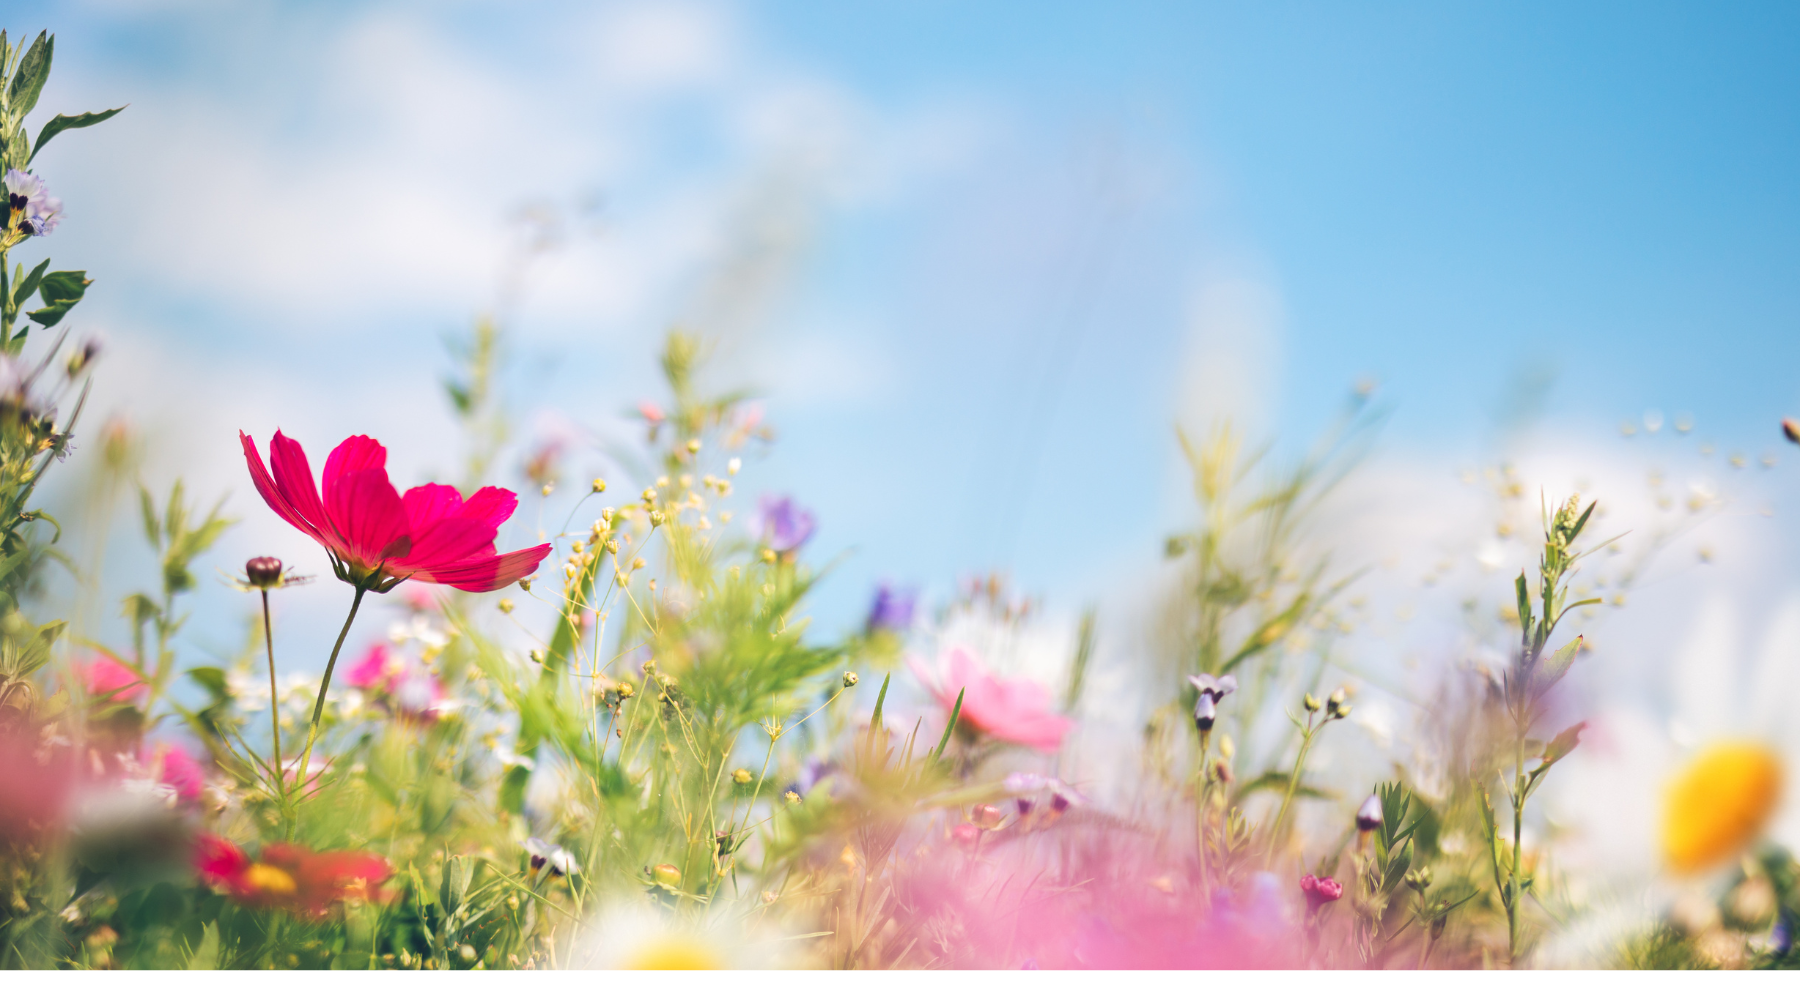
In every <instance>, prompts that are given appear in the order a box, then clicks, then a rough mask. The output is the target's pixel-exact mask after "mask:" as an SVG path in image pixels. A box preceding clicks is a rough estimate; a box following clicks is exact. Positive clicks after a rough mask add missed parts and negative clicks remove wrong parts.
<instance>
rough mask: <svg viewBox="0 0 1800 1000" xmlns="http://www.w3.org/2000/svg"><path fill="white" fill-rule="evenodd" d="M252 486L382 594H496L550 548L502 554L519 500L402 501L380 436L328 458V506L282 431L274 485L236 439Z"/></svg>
mask: <svg viewBox="0 0 1800 1000" xmlns="http://www.w3.org/2000/svg"><path fill="white" fill-rule="evenodd" d="M238 437H239V438H240V439H241V440H242V441H243V444H244V458H245V460H246V461H248V462H249V464H250V478H251V479H252V480H253V481H255V483H256V490H257V492H258V493H261V494H262V498H263V500H264V502H266V503H267V504H268V505H269V507H270V508H272V509H273V510H274V511H275V513H277V514H280V515H281V516H282V518H283V519H284V520H286V521H287V522H288V523H289V524H291V525H293V526H294V527H296V528H299V529H300V530H301V531H304V532H306V533H307V534H308V535H310V536H312V538H313V540H314V541H317V542H318V543H319V544H320V545H323V546H325V549H326V551H327V552H329V553H330V554H331V562H332V568H333V569H335V570H336V571H337V575H338V579H340V580H343V581H344V582H346V583H350V584H354V585H356V586H359V587H367V588H368V589H370V590H374V591H377V592H378V593H386V592H387V591H389V590H392V589H393V588H394V586H395V585H396V584H398V583H399V582H400V581H402V580H407V579H412V580H418V581H421V582H424V583H444V584H449V585H450V586H452V587H455V588H456V589H458V590H468V591H474V592H476V593H482V592H486V591H490V590H499V589H500V588H501V587H505V586H507V585H508V584H511V583H515V582H517V581H518V580H519V578H520V577H523V576H525V575H526V574H527V573H530V572H531V571H532V570H535V569H537V566H538V563H540V562H542V561H543V560H544V557H545V556H546V555H548V554H549V553H550V546H548V545H535V546H532V547H531V548H529V549H520V550H519V551H517V552H508V553H505V554H504V555H502V554H499V553H497V552H496V551H495V549H494V537H495V536H496V535H497V534H499V529H500V525H501V523H502V522H504V521H505V520H506V519H507V518H508V517H511V516H512V512H513V508H515V507H517V506H518V505H519V500H518V498H517V497H516V496H514V495H513V493H512V491H511V490H503V489H500V488H498V487H494V486H484V487H482V488H481V489H479V490H476V491H475V495H474V496H471V497H469V498H468V499H467V500H464V499H463V496H462V493H460V492H458V491H457V489H456V488H455V487H453V486H440V485H438V484H436V483H430V484H427V485H425V486H415V487H413V488H412V489H410V490H407V491H406V494H405V495H404V496H402V495H401V494H400V493H398V492H397V491H396V490H395V489H394V487H393V485H392V484H391V483H389V482H388V475H387V449H386V448H383V447H382V446H381V443H380V442H379V441H376V440H375V439H374V438H369V437H363V436H361V435H358V436H356V437H351V438H346V439H345V440H344V443H343V444H340V445H338V446H337V447H336V448H334V449H332V452H331V457H330V458H327V459H326V460H325V478H324V484H325V488H324V498H323V500H321V499H320V493H319V491H318V490H317V489H315V488H314V487H313V477H312V467H311V466H309V465H308V464H307V462H306V453H305V452H304V451H302V450H301V448H300V445H299V443H298V442H296V441H294V440H293V439H292V438H290V437H287V436H286V435H284V434H282V433H281V432H280V431H276V432H275V437H274V439H273V440H272V441H270V442H269V464H270V465H271V466H273V467H274V470H275V475H274V476H273V477H271V476H270V475H269V472H268V470H267V469H265V468H264V467H263V461H262V456H261V455H260V454H258V453H257V451H256V443H255V442H254V441H252V440H250V436H249V435H248V434H244V433H243V432H241V431H240V432H239V433H238Z"/></svg>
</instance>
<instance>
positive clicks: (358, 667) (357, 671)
mask: <svg viewBox="0 0 1800 1000" xmlns="http://www.w3.org/2000/svg"><path fill="white" fill-rule="evenodd" d="M391 660H392V656H391V655H390V654H389V653H388V648H387V647H386V646H384V645H382V644H381V643H379V642H378V643H376V644H375V645H373V646H370V647H369V651H368V652H367V653H365V654H363V658H362V659H360V660H357V661H356V662H355V663H354V664H352V665H351V666H350V670H349V671H348V672H347V673H345V674H344V683H346V684H348V685H350V686H351V687H354V688H362V689H363V690H365V691H378V690H381V689H382V688H385V687H387V683H388V678H389V676H390V675H392V674H393V673H396V671H395V670H394V669H393V668H392V667H391V666H389V664H390V662H391Z"/></svg>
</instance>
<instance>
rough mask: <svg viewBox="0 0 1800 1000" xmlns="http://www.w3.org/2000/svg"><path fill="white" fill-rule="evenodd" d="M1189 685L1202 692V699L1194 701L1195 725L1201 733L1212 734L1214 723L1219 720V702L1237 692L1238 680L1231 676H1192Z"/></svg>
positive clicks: (1189, 676)
mask: <svg viewBox="0 0 1800 1000" xmlns="http://www.w3.org/2000/svg"><path fill="white" fill-rule="evenodd" d="M1188 683H1189V684H1192V685H1193V686H1194V687H1196V688H1198V689H1199V691H1200V697H1199V698H1196V699H1195V700H1194V725H1195V726H1197V727H1198V728H1199V729H1200V731H1201V732H1210V731H1211V730H1212V727H1213V723H1214V722H1217V721H1218V718H1219V702H1220V701H1221V700H1223V699H1224V697H1225V696H1226V695H1228V694H1230V693H1232V692H1233V691H1236V690H1237V678H1236V677H1232V676H1230V675H1226V676H1224V677H1214V676H1213V675H1211V674H1190V675H1188Z"/></svg>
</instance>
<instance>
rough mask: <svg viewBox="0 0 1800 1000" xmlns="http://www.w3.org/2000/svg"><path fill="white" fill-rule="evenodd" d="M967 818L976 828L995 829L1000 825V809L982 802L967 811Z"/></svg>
mask: <svg viewBox="0 0 1800 1000" xmlns="http://www.w3.org/2000/svg"><path fill="white" fill-rule="evenodd" d="M969 819H970V821H971V822H973V823H974V824H975V826H976V828H977V829H981V830H995V829H998V828H999V826H1000V820H1001V816H1000V810H999V808H998V807H995V806H991V805H988V804H987V803H985V802H984V803H982V804H981V805H978V806H976V807H975V808H974V809H972V810H970V812H969Z"/></svg>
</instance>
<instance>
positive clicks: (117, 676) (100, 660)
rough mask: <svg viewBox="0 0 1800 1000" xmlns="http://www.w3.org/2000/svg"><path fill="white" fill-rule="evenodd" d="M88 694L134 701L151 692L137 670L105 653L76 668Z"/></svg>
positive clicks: (119, 700) (120, 700)
mask: <svg viewBox="0 0 1800 1000" xmlns="http://www.w3.org/2000/svg"><path fill="white" fill-rule="evenodd" d="M75 669H76V672H77V673H79V674H80V675H81V683H82V684H83V685H84V686H86V688H87V692H88V694H91V695H93V696H95V697H101V696H105V697H106V698H107V699H108V700H111V701H117V702H134V701H139V700H141V699H142V698H143V697H144V695H145V694H147V693H149V690H150V689H149V688H148V687H146V686H145V684H144V679H143V678H142V677H139V676H138V673H137V671H135V670H133V669H131V668H130V667H128V666H126V665H125V664H123V663H120V662H119V661H118V660H115V659H113V658H112V657H110V656H106V655H104V654H102V655H100V656H97V657H95V658H94V659H92V660H90V661H88V663H87V664H86V665H85V666H80V667H77V668H75Z"/></svg>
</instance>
